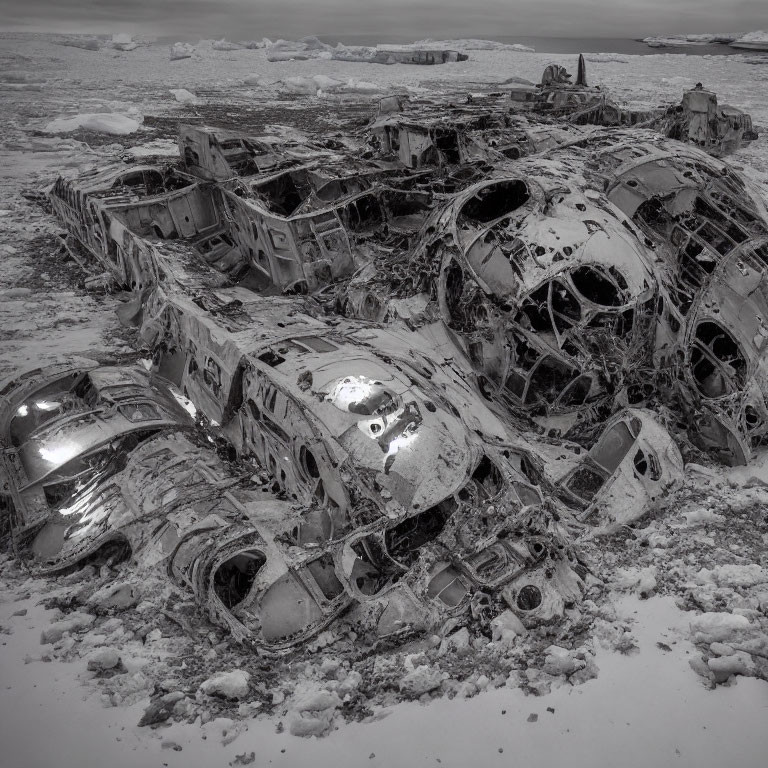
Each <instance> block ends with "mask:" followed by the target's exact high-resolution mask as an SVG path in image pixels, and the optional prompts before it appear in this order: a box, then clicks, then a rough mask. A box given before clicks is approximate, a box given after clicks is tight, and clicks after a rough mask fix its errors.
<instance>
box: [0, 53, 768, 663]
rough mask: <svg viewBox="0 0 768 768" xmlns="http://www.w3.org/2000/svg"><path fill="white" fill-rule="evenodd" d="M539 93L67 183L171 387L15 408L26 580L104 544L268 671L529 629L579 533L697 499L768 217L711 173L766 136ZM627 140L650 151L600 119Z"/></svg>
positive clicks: (44, 387) (86, 373)
mask: <svg viewBox="0 0 768 768" xmlns="http://www.w3.org/2000/svg"><path fill="white" fill-rule="evenodd" d="M549 74H550V76H548V77H547V78H545V80H546V83H544V84H543V85H542V86H540V87H539V88H532V89H529V90H525V89H522V90H521V88H520V87H518V86H513V87H512V88H511V93H506V94H496V95H489V96H487V97H484V98H475V99H472V100H471V102H469V103H467V104H464V105H456V104H446V103H442V104H436V103H433V104H429V105H419V106H418V107H416V108H414V107H411V106H410V105H408V104H407V103H406V102H405V101H404V100H403V99H401V98H398V97H389V98H387V99H385V100H383V102H382V103H381V104H380V106H379V112H378V115H377V116H376V117H375V118H374V119H373V120H372V121H371V123H370V125H369V126H368V128H367V129H366V130H365V131H363V132H359V131H350V132H348V133H346V134H343V135H340V136H339V137H338V138H334V139H330V140H324V141H314V142H309V143H307V144H302V145H299V144H291V143H274V142H269V141H266V140H263V139H260V138H250V137H243V136H239V135H236V134H232V133H226V132H223V131H218V130H216V129H213V128H200V127H188V128H182V129H181V132H180V137H179V149H180V161H179V162H178V163H176V164H166V165H162V166H153V165H133V166H129V167H125V166H119V167H113V168H109V169H106V170H103V171H99V172H96V173H91V174H87V175H85V176H83V177H81V178H80V179H78V180H76V181H74V182H72V181H66V180H64V179H59V180H58V181H57V182H56V184H55V186H54V187H53V189H52V191H51V202H52V205H53V207H54V210H55V211H56V213H57V215H58V216H59V217H60V219H61V221H62V223H63V224H64V225H65V226H66V227H67V229H68V230H69V232H70V233H71V234H72V235H73V236H74V237H75V238H76V239H77V241H78V242H79V243H80V245H81V246H82V247H83V248H85V249H86V250H87V251H88V252H90V254H91V256H92V257H93V258H94V259H95V260H96V261H97V263H98V264H99V265H100V268H101V269H102V270H103V271H104V275H102V276H100V277H99V282H100V283H101V284H107V283H111V284H112V285H113V286H114V287H117V288H120V289H122V290H127V291H130V292H131V293H132V299H131V300H130V301H127V302H125V303H124V304H123V305H122V306H121V308H120V315H121V318H122V319H123V320H124V321H125V322H127V323H131V324H133V325H135V326H137V327H138V328H139V332H140V336H141V339H142V340H143V343H144V344H145V345H146V349H147V350H148V352H149V356H150V357H151V364H150V363H149V361H148V365H149V366H150V367H151V369H152V375H151V377H150V374H148V373H147V372H146V371H145V370H144V369H143V368H140V367H137V368H134V367H127V368H120V369H104V368H99V367H97V366H96V365H95V364H93V363H87V364H73V365H72V366H69V367H65V368H64V369H61V368H58V369H55V370H53V369H51V370H48V371H37V372H34V373H31V374H28V375H26V376H22V377H20V378H19V379H18V380H16V381H12V382H8V383H7V384H6V385H5V386H4V387H3V388H2V390H0V395H1V396H2V401H0V419H1V422H0V423H1V426H2V435H0V439H2V441H3V444H4V452H3V475H4V485H3V488H2V491H0V503H1V504H2V505H3V511H4V512H5V514H6V515H7V516H8V518H9V519H10V521H11V526H12V528H13V530H14V532H15V541H16V542H17V546H18V548H19V551H20V552H26V553H27V556H28V557H29V558H30V561H29V562H30V564H31V566H32V567H33V568H37V569H39V570H43V571H47V572H56V571H61V570H65V569H68V568H72V567H75V566H77V565H78V564H80V563H82V562H84V561H86V560H87V559H89V558H94V557H99V556H103V555H104V551H105V548H108V552H109V553H110V556H112V557H126V558H127V557H130V558H132V560H133V562H134V563H135V567H136V568H137V569H139V570H140V571H141V570H142V569H154V571H155V572H157V570H158V569H161V570H162V571H163V572H164V573H166V574H167V578H169V579H170V580H172V581H173V582H174V583H175V584H176V585H177V586H178V587H179V588H182V589H186V590H188V591H189V592H190V593H191V594H192V595H193V596H194V597H195V599H196V600H197V601H198V603H199V605H200V606H201V608H202V609H204V611H205V612H206V613H207V614H208V615H209V616H210V618H211V619H212V620H213V621H215V622H218V623H219V624H221V625H222V626H225V627H226V628H228V629H229V630H230V631H231V633H232V635H233V637H235V638H236V639H237V640H239V641H241V642H244V643H247V644H250V645H251V646H252V647H254V648H256V649H259V650H261V651H262V652H281V651H285V650H288V649H290V648H291V647H293V646H295V645H297V644H298V643H300V642H302V641H304V640H306V639H308V638H310V637H311V636H313V635H314V634H316V633H317V632H319V631H320V630H321V629H322V628H324V627H326V626H327V625H328V624H329V623H330V622H332V621H335V620H341V617H344V620H347V621H351V622H354V623H355V624H356V625H358V626H359V627H360V628H362V629H363V630H364V631H365V632H366V633H367V634H366V636H373V637H393V636H395V637H396V636H399V635H402V634H407V633H411V632H414V631H417V632H418V631H426V630H428V631H432V632H434V631H448V629H449V628H453V627H455V626H456V624H457V622H463V621H468V620H474V621H478V622H480V623H481V624H483V623H484V625H486V626H487V625H489V622H490V620H491V619H492V618H493V617H494V616H495V615H497V614H499V613H501V612H502V611H503V610H504V609H506V608H509V609H511V610H512V611H514V612H516V613H517V614H518V616H519V617H520V618H521V619H522V621H523V622H524V623H526V624H527V625H534V624H536V623H541V622H552V621H557V620H558V618H559V617H560V616H562V614H563V611H564V610H565V609H566V607H568V606H569V605H571V604H573V603H575V602H577V601H578V600H579V599H580V597H581V594H582V592H583V588H584V582H583V579H584V578H585V576H586V573H587V565H586V564H585V563H584V562H582V556H581V555H580V552H579V548H578V538H579V536H583V535H588V534H593V533H601V532H606V531H612V530H615V529H616V527H617V526H619V525H623V524H626V523H629V522H631V521H633V520H635V519H637V518H638V517H639V516H641V515H642V514H644V513H645V512H646V511H647V509H648V508H649V505H650V504H652V503H653V502H654V501H656V500H657V499H659V498H660V497H661V496H663V495H664V494H665V493H667V492H669V490H670V489H672V488H674V487H675V486H676V485H678V484H679V483H680V481H681V478H682V470H683V460H682V458H681V453H680V450H679V449H678V447H677V445H676V444H675V440H673V438H672V437H671V436H670V432H668V431H667V429H668V428H669V429H670V430H671V431H672V432H673V433H674V434H675V435H676V436H678V437H679V436H680V435H682V434H684V433H685V432H687V434H688V439H690V440H691V441H693V443H695V444H696V445H698V446H699V447H700V448H701V449H703V450H708V451H710V452H711V453H712V454H713V455H714V456H716V457H717V458H719V459H721V460H723V461H725V462H728V463H744V462H746V461H748V459H749V456H750V454H751V451H752V450H753V449H754V448H755V447H756V446H757V445H758V444H760V443H761V442H762V441H763V440H764V439H765V436H766V432H768V426H766V424H767V423H768V411H767V410H766V400H765V395H766V381H765V370H764V365H765V364H764V362H763V359H764V355H763V354H762V352H763V347H764V344H765V339H766V337H767V336H768V327H766V324H765V320H764V318H766V317H768V306H766V302H768V293H766V291H765V289H764V286H765V282H766V281H765V277H764V274H765V267H766V264H768V229H767V228H768V214H767V213H766V209H765V206H764V203H763V201H762V200H760V198H759V196H758V195H756V194H755V193H754V191H753V190H752V189H751V187H750V186H749V185H748V184H747V183H746V182H745V181H744V180H743V179H742V178H741V177H740V176H739V175H738V174H737V173H736V172H735V171H734V170H733V169H732V168H730V167H729V166H728V165H727V164H725V163H723V162H721V161H719V160H716V159H714V158H713V157H712V156H711V154H715V155H717V154H721V153H723V152H726V151H729V150H731V149H733V148H734V147H735V146H736V145H738V143H739V142H741V141H742V140H749V138H750V136H751V133H750V132H751V124H750V123H749V121H748V118H747V117H746V116H741V117H739V116H738V115H737V114H736V112H727V111H725V110H721V111H720V112H717V111H715V112H714V113H713V114H714V117H713V115H710V116H709V118H708V119H707V120H704V121H702V120H701V119H699V117H698V116H699V115H702V114H704V113H705V112H707V110H709V109H710V107H712V99H710V98H709V96H707V95H706V92H704V91H702V90H701V89H696V90H695V91H694V92H691V93H689V94H686V97H685V98H684V100H683V103H682V106H681V108H680V110H681V111H679V110H672V111H671V112H668V111H667V110H660V111H659V112H658V113H657V114H653V115H644V116H643V118H642V120H641V119H640V117H639V116H637V115H631V114H630V113H628V112H622V111H621V110H620V109H619V108H614V106H612V104H611V102H610V101H609V100H608V99H607V96H606V94H604V93H602V92H601V91H599V89H590V88H589V86H587V85H586V74H585V71H584V69H583V67H580V73H579V78H578V82H577V84H576V85H570V84H569V82H568V80H567V78H565V77H564V75H563V73H557V72H551V73H549ZM523 91H525V93H523ZM597 102H599V105H598V106H599V108H596V107H595V105H596V104H597ZM707 114H708V113H707ZM670 115H672V118H674V119H672V118H671V117H670ZM681 115H682V117H681ZM617 116H618V117H617ZM678 118H680V119H678ZM721 118H722V119H723V120H726V122H728V120H730V122H728V128H727V130H725V129H723V130H721V128H723V126H722V125H721V124H720V123H719V122H718V120H721ZM726 118H728V119H726ZM731 118H733V119H731ZM737 118H738V119H737ZM681 121H682V122H681ZM638 122H642V123H643V124H644V125H646V126H650V125H655V127H656V128H657V129H658V130H652V129H651V128H649V127H645V128H637V127H635V128H611V127H604V124H609V125H611V124H614V123H616V124H623V125H629V124H632V125H634V124H636V123H638ZM583 123H600V124H601V126H603V127H596V126H595V125H583ZM683 123H684V124H685V125H686V126H687V128H686V130H687V133H686V132H685V131H682V130H681V129H680V126H681V125H683ZM662 134H674V135H675V137H676V138H687V139H688V140H689V141H690V142H691V143H689V144H687V145H685V144H681V143H680V142H678V141H676V140H674V139H670V138H667V137H666V136H664V135H662ZM704 149H706V150H709V151H710V152H711V154H706V153H705V152H704V151H703V150H704ZM128 381H130V382H132V383H131V384H130V385H127V384H125V382H128ZM126 387H127V388H126ZM48 405H50V406H51V407H50V408H48ZM675 411H677V412H678V413H679V414H680V416H679V417H678V418H675V417H674V416H673V413H675Z"/></svg>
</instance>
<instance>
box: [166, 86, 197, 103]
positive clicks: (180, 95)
mask: <svg viewBox="0 0 768 768" xmlns="http://www.w3.org/2000/svg"><path fill="white" fill-rule="evenodd" d="M170 92H171V93H172V94H173V97H174V98H175V99H176V101H178V102H179V104H197V102H198V99H197V96H195V94H194V93H192V91H188V90H187V89H186V88H171V89H170Z"/></svg>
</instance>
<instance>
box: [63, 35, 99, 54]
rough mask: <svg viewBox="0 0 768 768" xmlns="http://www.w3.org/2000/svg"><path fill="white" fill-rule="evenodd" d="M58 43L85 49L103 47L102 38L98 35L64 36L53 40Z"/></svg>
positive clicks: (96, 49)
mask: <svg viewBox="0 0 768 768" xmlns="http://www.w3.org/2000/svg"><path fill="white" fill-rule="evenodd" d="M53 42H54V43H55V44H56V45H66V46H68V47H70V48H82V49H83V50H85V51H98V50H99V49H100V48H101V40H99V39H98V38H97V37H79V36H77V35H73V36H71V37H62V38H59V39H58V40H54V41H53Z"/></svg>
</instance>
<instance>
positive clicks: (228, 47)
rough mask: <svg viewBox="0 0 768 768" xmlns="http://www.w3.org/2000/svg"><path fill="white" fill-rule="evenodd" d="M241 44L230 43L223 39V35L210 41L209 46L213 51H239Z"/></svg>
mask: <svg viewBox="0 0 768 768" xmlns="http://www.w3.org/2000/svg"><path fill="white" fill-rule="evenodd" d="M242 47H243V46H242V45H240V43H231V42H230V41H229V40H225V39H224V38H223V37H222V38H221V40H214V41H213V42H212V43H211V48H213V50H214V51H239V50H240V49H241V48H242Z"/></svg>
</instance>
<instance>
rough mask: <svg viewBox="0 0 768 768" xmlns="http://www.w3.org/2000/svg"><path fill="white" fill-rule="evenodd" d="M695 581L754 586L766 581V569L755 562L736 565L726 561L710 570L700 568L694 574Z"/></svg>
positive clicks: (767, 574)
mask: <svg viewBox="0 0 768 768" xmlns="http://www.w3.org/2000/svg"><path fill="white" fill-rule="evenodd" d="M696 581H698V582H699V583H702V584H705V583H707V582H714V583H715V584H717V586H718V587H754V586H755V585H757V584H765V583H768V570H766V569H765V568H762V567H761V566H760V565H758V564H757V563H751V564H750V565H737V564H735V563H727V564H725V565H717V566H715V567H714V568H712V569H711V570H710V569H708V568H702V569H701V570H700V571H699V573H698V574H697V575H696Z"/></svg>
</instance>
